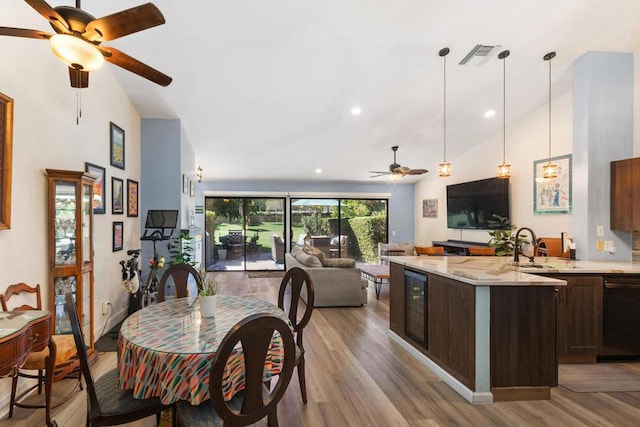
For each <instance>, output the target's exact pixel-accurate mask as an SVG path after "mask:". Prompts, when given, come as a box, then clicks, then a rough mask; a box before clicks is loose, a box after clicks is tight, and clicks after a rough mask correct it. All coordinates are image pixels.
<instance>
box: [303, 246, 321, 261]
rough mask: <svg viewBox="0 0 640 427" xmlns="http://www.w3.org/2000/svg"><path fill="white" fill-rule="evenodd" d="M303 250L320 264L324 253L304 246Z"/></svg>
mask: <svg viewBox="0 0 640 427" xmlns="http://www.w3.org/2000/svg"><path fill="white" fill-rule="evenodd" d="M303 250H304V251H305V252H306V253H308V254H309V255H313V256H315V257H316V258H318V259H319V260H320V262H322V261H323V260H324V252H322V251H321V250H320V249H318V248H316V247H314V246H305V247H304V248H303Z"/></svg>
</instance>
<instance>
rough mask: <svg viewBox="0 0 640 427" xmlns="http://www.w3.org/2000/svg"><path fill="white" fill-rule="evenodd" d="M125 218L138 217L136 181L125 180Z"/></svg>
mask: <svg viewBox="0 0 640 427" xmlns="http://www.w3.org/2000/svg"><path fill="white" fill-rule="evenodd" d="M127 216H138V181H134V180H132V179H128V180H127Z"/></svg>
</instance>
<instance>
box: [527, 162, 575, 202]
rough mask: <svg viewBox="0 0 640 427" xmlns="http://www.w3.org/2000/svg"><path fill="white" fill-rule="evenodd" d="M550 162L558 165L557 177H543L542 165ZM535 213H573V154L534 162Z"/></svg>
mask: <svg viewBox="0 0 640 427" xmlns="http://www.w3.org/2000/svg"><path fill="white" fill-rule="evenodd" d="M549 162H551V163H554V164H556V165H557V166H558V176H557V177H556V178H551V179H549V178H546V179H545V178H542V167H543V166H544V165H546V164H548V163H549ZM533 178H534V179H533V197H534V199H533V213H534V214H567V213H571V210H572V204H571V154H566V155H564V156H557V157H552V158H551V159H543V160H536V161H534V162H533Z"/></svg>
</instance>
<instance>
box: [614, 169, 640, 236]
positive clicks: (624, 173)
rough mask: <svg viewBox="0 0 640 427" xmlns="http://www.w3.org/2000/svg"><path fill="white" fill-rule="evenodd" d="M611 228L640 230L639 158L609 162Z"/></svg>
mask: <svg viewBox="0 0 640 427" xmlns="http://www.w3.org/2000/svg"><path fill="white" fill-rule="evenodd" d="M611 229H612V230H620V231H634V230H640V158H634V159H626V160H618V161H615V162H611Z"/></svg>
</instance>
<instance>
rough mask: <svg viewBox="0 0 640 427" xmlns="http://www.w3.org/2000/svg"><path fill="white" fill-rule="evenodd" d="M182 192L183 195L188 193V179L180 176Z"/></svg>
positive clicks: (185, 176)
mask: <svg viewBox="0 0 640 427" xmlns="http://www.w3.org/2000/svg"><path fill="white" fill-rule="evenodd" d="M182 192H183V193H184V194H187V193H188V192H189V178H187V175H185V174H182Z"/></svg>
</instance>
